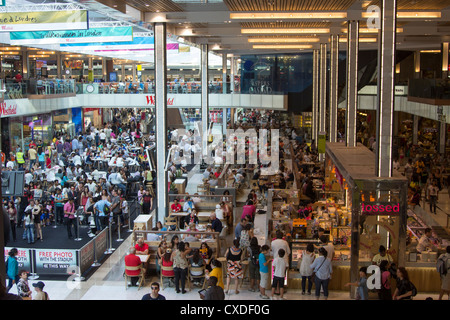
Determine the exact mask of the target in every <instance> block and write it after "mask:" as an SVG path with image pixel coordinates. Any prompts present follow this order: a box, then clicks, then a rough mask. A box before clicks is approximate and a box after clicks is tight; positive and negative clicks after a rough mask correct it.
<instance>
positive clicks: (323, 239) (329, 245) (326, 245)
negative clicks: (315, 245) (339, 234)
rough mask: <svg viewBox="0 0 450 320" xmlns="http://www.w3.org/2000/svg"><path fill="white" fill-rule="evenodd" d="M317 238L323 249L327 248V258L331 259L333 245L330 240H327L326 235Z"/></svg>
mask: <svg viewBox="0 0 450 320" xmlns="http://www.w3.org/2000/svg"><path fill="white" fill-rule="evenodd" d="M319 240H320V241H321V242H322V244H323V247H324V248H325V250H327V259H328V260H330V261H332V260H333V257H334V245H333V243H332V242H331V241H329V238H328V236H327V235H322V236H320V238H319Z"/></svg>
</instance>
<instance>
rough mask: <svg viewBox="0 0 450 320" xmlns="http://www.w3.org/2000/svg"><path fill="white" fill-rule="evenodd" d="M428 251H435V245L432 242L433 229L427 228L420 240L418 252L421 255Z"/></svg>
mask: <svg viewBox="0 0 450 320" xmlns="http://www.w3.org/2000/svg"><path fill="white" fill-rule="evenodd" d="M427 249H429V250H433V243H432V242H431V229H430V228H426V229H425V233H424V235H423V236H422V237H421V238H420V240H419V244H418V245H417V247H416V250H417V251H418V252H420V253H422V251H426V250H427Z"/></svg>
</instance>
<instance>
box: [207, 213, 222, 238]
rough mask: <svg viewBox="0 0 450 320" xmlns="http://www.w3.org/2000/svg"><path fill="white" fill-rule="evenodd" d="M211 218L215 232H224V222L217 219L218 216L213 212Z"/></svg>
mask: <svg viewBox="0 0 450 320" xmlns="http://www.w3.org/2000/svg"><path fill="white" fill-rule="evenodd" d="M209 218H210V219H211V227H212V229H213V230H214V231H215V232H219V233H220V232H222V228H223V226H222V221H220V220H219V219H217V217H216V214H215V213H214V212H213V213H211V215H210V216H209Z"/></svg>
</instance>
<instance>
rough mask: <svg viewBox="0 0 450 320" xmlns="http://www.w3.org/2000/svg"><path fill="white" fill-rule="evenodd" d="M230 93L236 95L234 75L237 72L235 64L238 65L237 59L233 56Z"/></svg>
mask: <svg viewBox="0 0 450 320" xmlns="http://www.w3.org/2000/svg"><path fill="white" fill-rule="evenodd" d="M230 62H231V63H230V91H231V93H234V73H235V72H236V70H235V64H236V58H235V57H234V56H233V57H231V61H230Z"/></svg>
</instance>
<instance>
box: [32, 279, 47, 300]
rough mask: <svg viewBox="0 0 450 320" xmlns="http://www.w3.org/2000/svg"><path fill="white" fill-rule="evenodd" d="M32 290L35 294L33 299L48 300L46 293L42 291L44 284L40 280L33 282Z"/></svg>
mask: <svg viewBox="0 0 450 320" xmlns="http://www.w3.org/2000/svg"><path fill="white" fill-rule="evenodd" d="M33 287H34V290H36V295H35V296H34V298H33V300H50V299H49V297H48V293H47V292H45V291H44V287H45V284H44V283H43V282H42V281H39V282H37V283H33Z"/></svg>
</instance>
